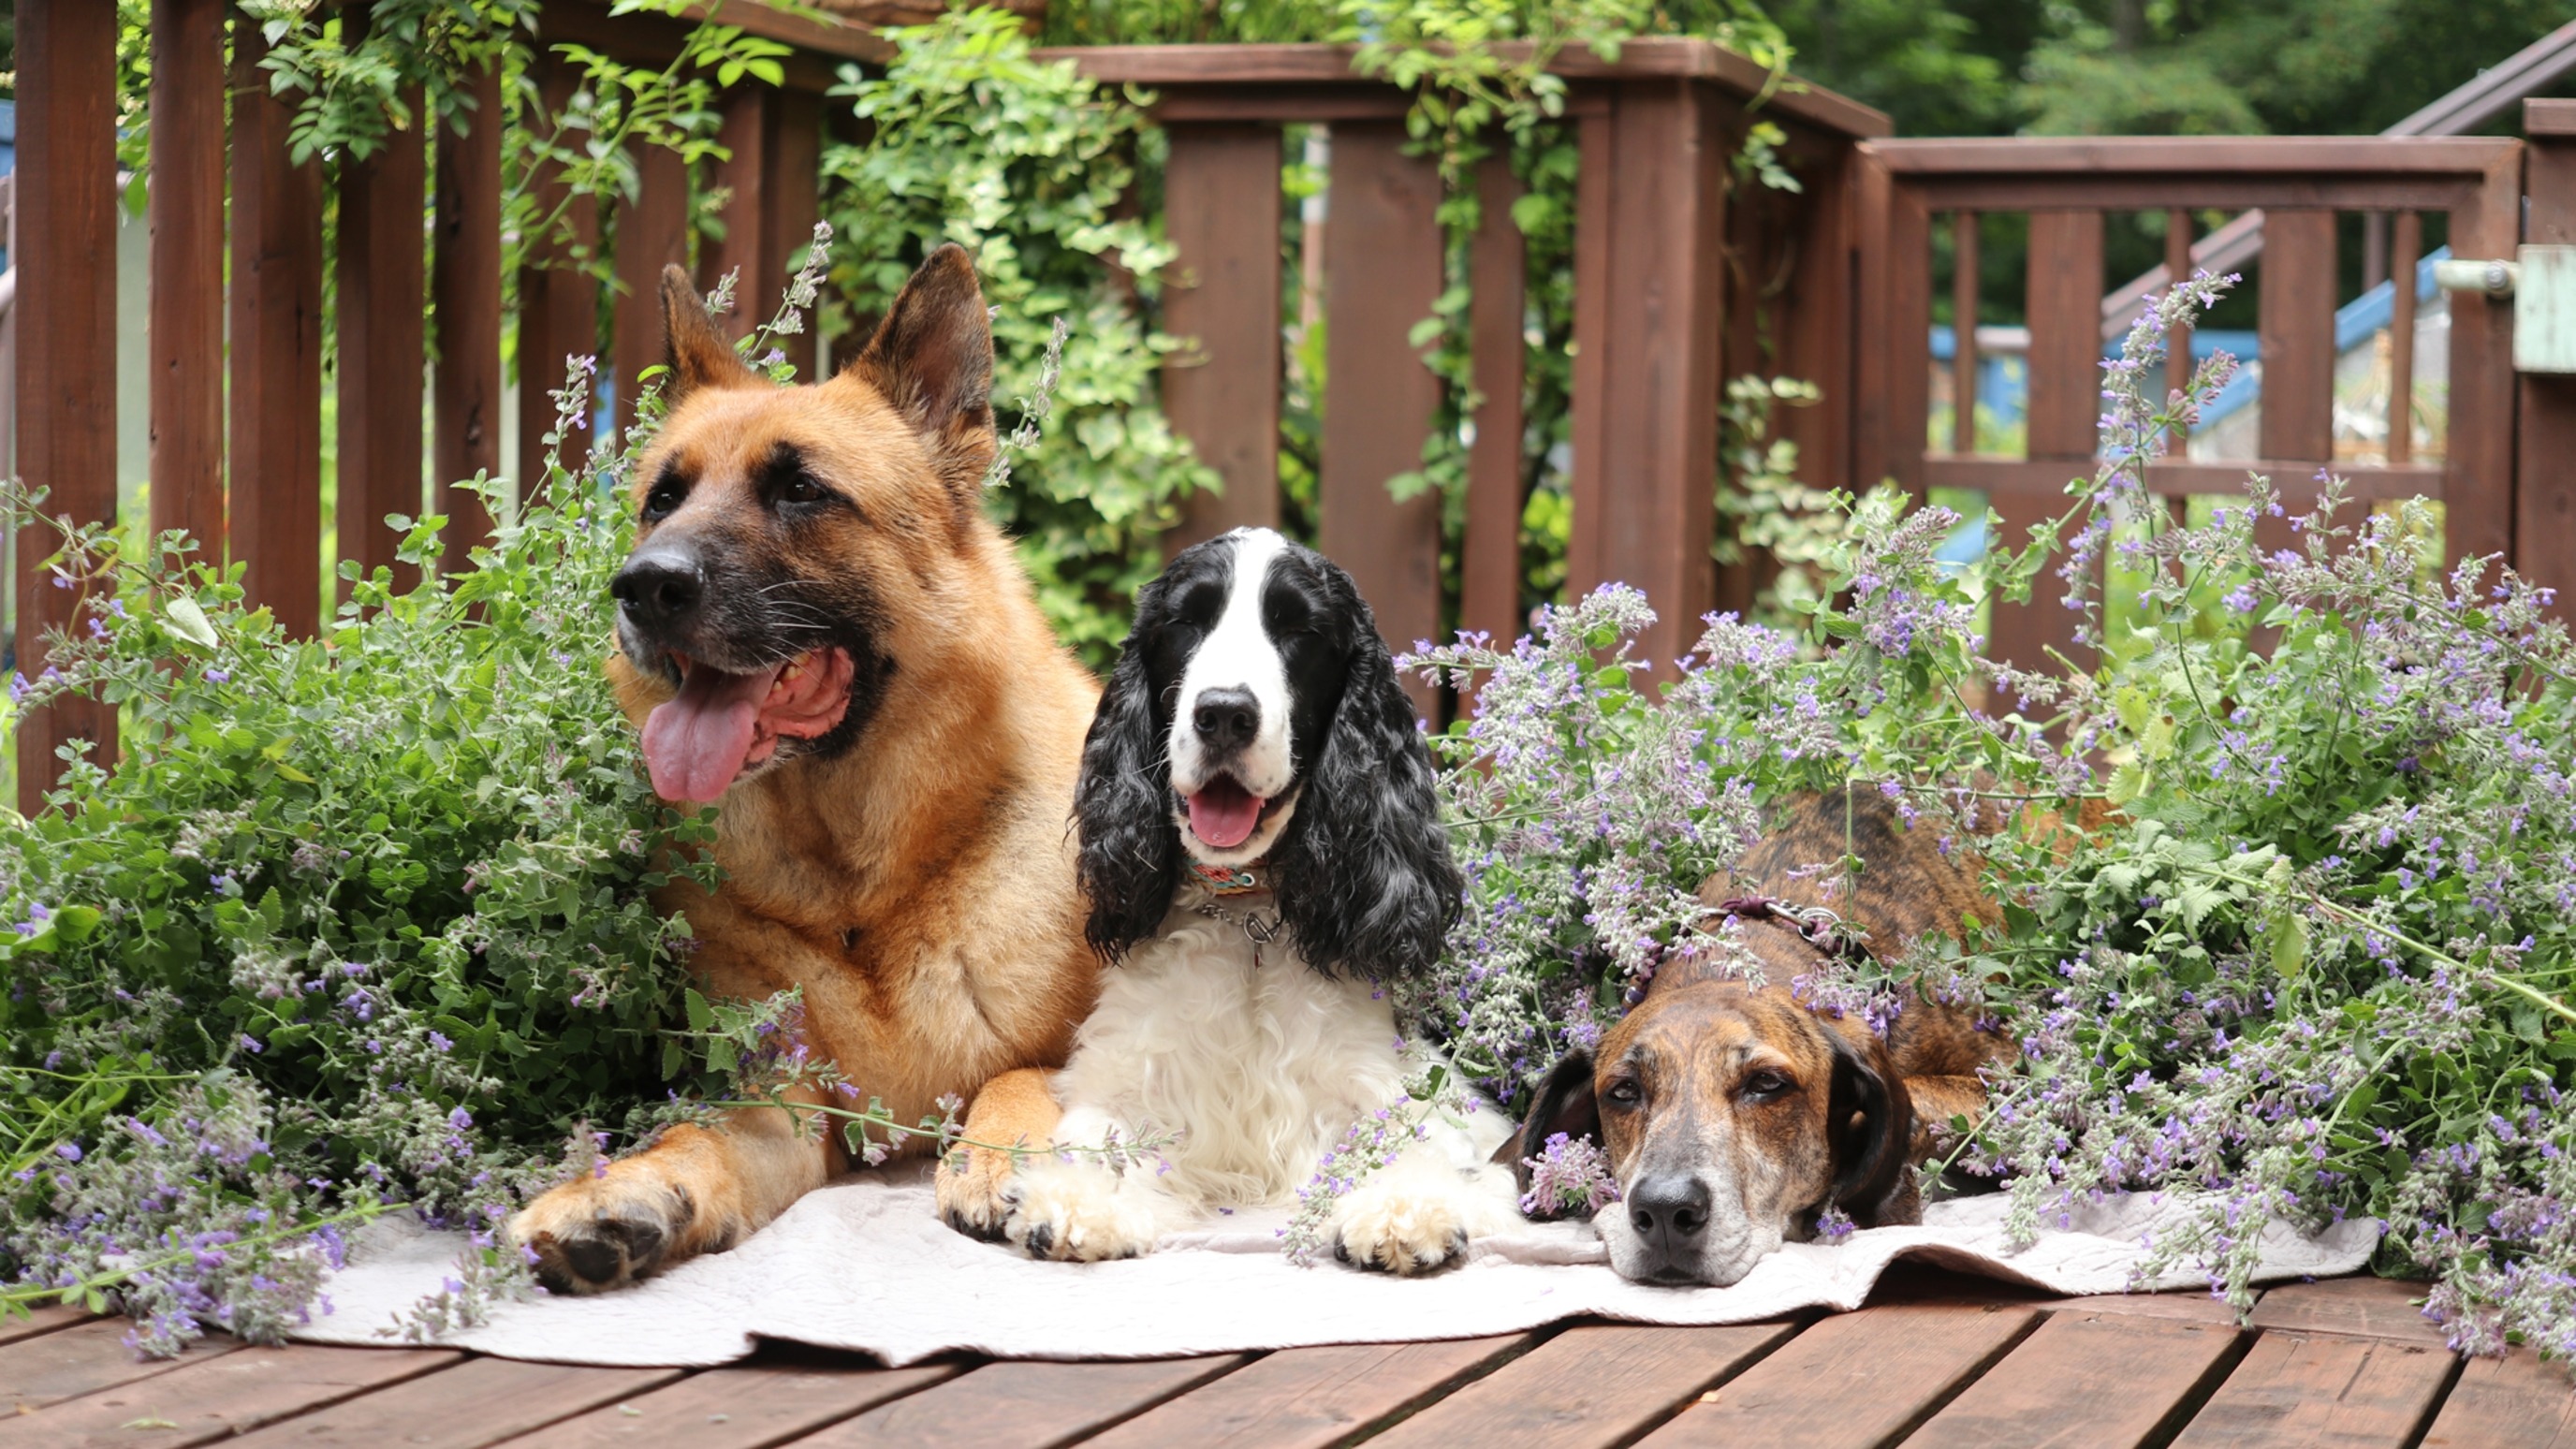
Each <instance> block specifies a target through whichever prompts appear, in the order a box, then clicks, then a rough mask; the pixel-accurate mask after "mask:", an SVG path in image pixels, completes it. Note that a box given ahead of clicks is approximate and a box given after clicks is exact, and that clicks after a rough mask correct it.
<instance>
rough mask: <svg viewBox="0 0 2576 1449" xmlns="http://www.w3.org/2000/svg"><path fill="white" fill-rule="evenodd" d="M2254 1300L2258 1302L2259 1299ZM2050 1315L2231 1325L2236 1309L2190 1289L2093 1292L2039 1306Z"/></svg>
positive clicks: (2224, 1300) (2234, 1319)
mask: <svg viewBox="0 0 2576 1449" xmlns="http://www.w3.org/2000/svg"><path fill="white" fill-rule="evenodd" d="M2256 1301H2258V1302H2259V1301H2261V1300H2260V1299H2259V1298H2258V1299H2257V1300H2256ZM2040 1306H2041V1307H2043V1308H2046V1309H2047V1310H2048V1311H2049V1312H2051V1313H2108V1314H2113V1315H2126V1316H2128V1317H2131V1318H2166V1319H2172V1320H2173V1321H2175V1322H2178V1323H2218V1324H2225V1325H2229V1326H2233V1325H2234V1324H2235V1323H2236V1306H2235V1305H2234V1304H2232V1303H2229V1302H2228V1301H2227V1300H2226V1299H2224V1298H2212V1297H2210V1296H2209V1295H2208V1294H2206V1293H2196V1292H2191V1291H2189V1290H2186V1291H2183V1292H2180V1293H2095V1294H2090V1295H2088V1296H2086V1297H2083V1298H2059V1299H2055V1300H2053V1301H2050V1302H2048V1303H2044V1304H2041V1305H2040Z"/></svg>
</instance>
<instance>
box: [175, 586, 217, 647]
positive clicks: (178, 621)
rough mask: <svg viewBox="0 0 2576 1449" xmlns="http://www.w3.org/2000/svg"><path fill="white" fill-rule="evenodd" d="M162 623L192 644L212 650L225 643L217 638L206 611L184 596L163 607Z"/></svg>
mask: <svg viewBox="0 0 2576 1449" xmlns="http://www.w3.org/2000/svg"><path fill="white" fill-rule="evenodd" d="M161 621H162V623H163V624H164V625H166V626H167V627H168V628H169V630H170V632H171V633H173V634H176V635H178V636H179V637H180V638H182V639H185V640H187V641H188V642H189V643H191V644H195V645H199V646H201V647H203V648H207V649H212V648H214V647H216V646H217V645H219V644H221V643H222V642H223V641H222V640H221V639H219V638H217V637H216V636H215V626H214V625H213V624H212V623H210V622H208V620H207V618H206V611H205V610H203V609H200V608H198V607H197V601H196V600H194V599H191V598H189V597H187V596H186V595H184V594H183V595H180V596H179V597H177V598H174V599H172V600H170V601H169V602H168V603H166V604H163V605H162V606H161Z"/></svg>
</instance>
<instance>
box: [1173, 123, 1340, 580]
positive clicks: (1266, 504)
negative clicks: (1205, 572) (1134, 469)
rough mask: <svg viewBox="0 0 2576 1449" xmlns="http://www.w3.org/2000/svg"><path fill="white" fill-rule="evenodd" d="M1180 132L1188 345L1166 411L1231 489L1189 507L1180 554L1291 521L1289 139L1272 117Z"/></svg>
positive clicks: (1176, 331)
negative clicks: (1285, 324) (1286, 305)
mask: <svg viewBox="0 0 2576 1449" xmlns="http://www.w3.org/2000/svg"><path fill="white" fill-rule="evenodd" d="M1169 135H1170V137H1171V148H1172V149H1171V160H1170V162H1169V163H1168V164H1167V165H1166V166H1165V168H1164V171H1163V194H1164V197H1165V221H1164V227H1165V231H1166V234H1167V235H1168V236H1169V237H1170V238H1171V242H1172V246H1173V248H1174V249H1175V250H1176V251H1177V252H1178V253H1179V256H1178V257H1177V259H1176V260H1175V261H1174V262H1173V264H1172V266H1171V268H1170V270H1169V273H1168V276H1169V278H1170V280H1169V281H1167V282H1166V284H1165V286H1164V289H1163V325H1164V326H1165V327H1166V328H1167V329H1168V330H1169V331H1170V332H1171V334H1172V335H1173V336H1175V337H1179V338H1181V339H1183V341H1184V343H1185V344H1186V347H1185V350H1184V351H1182V352H1178V353H1175V354H1173V355H1172V356H1171V357H1170V358H1168V359H1167V360H1166V361H1165V362H1164V365H1163V411H1164V413H1165V414H1166V415H1167V416H1169V417H1170V418H1171V420H1172V426H1173V427H1174V428H1175V429H1177V430H1179V432H1180V434H1181V436H1183V437H1185V438H1188V439H1189V440H1190V442H1191V444H1192V446H1193V447H1195V448H1196V449H1197V450H1198V456H1199V461H1201V462H1203V463H1205V464H1207V465H1208V466H1209V467H1211V468H1214V469H1215V470H1216V472H1217V476H1218V477H1219V478H1220V479H1222V480H1223V481H1224V488H1225V491H1224V492H1222V493H1198V494H1193V495H1192V496H1191V497H1190V498H1188V499H1187V500H1185V501H1184V502H1183V503H1182V504H1181V520H1180V522H1179V524H1178V525H1176V526H1175V527H1174V528H1173V529H1172V530H1171V532H1170V533H1168V534H1166V535H1164V539H1163V547H1164V549H1165V550H1166V551H1167V553H1177V552H1179V551H1180V550H1182V549H1184V548H1187V547H1189V546H1190V545H1191V544H1194V543H1197V542H1199V541H1200V540H1202V539H1209V538H1214V537H1216V536H1217V535H1218V534H1220V533H1223V532H1225V531H1226V530H1228V529H1232V528H1243V527H1270V526H1275V525H1276V524H1277V523H1278V522H1279V384H1280V358H1279V204H1280V190H1279V163H1280V155H1279V146H1280V139H1279V131H1278V128H1276V127H1274V126H1266V125H1174V126H1172V127H1170V128H1169ZM1336 139H1337V140H1338V137H1336ZM1336 204H1338V199H1337V201H1336ZM1339 220H1340V218H1339V217H1338V215H1337V216H1336V217H1335V223H1336V225H1338V223H1339Z"/></svg>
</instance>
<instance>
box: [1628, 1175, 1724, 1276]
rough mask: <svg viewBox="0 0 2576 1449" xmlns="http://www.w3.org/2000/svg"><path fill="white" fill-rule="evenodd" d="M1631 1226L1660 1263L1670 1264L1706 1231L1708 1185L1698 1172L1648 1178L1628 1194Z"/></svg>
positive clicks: (1629, 1222)
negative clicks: (1673, 1258) (1676, 1255)
mask: <svg viewBox="0 0 2576 1449" xmlns="http://www.w3.org/2000/svg"><path fill="white" fill-rule="evenodd" d="M1628 1224H1629V1226H1631V1227H1633V1228H1635V1229H1636V1230H1637V1237H1638V1239H1639V1240H1640V1241H1642V1242H1643V1243H1644V1244H1645V1245H1646V1249H1647V1251H1648V1252H1650V1253H1652V1254H1653V1255H1654V1258H1655V1260H1656V1261H1657V1262H1669V1261H1670V1260H1671V1259H1672V1257H1673V1255H1674V1254H1675V1253H1678V1252H1686V1251H1688V1250H1689V1248H1690V1247H1691V1245H1692V1244H1694V1243H1696V1242H1698V1241H1699V1235H1700V1233H1701V1231H1702V1230H1703V1229H1705V1228H1707V1226H1708V1184H1707V1183H1705V1182H1702V1181H1700V1178H1699V1174H1698V1173H1695V1172H1674V1173H1665V1174H1662V1175H1660V1176H1656V1177H1650V1178H1647V1179H1646V1180H1645V1181H1643V1182H1640V1183H1638V1184H1637V1188H1636V1191H1634V1192H1631V1193H1629V1194H1628Z"/></svg>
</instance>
